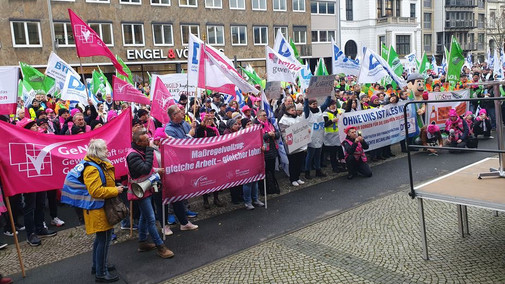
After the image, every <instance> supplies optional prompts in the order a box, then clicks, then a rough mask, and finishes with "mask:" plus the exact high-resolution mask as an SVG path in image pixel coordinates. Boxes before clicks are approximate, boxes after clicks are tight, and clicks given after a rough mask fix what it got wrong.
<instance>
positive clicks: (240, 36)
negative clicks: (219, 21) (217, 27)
mask: <svg viewBox="0 0 505 284" xmlns="http://www.w3.org/2000/svg"><path fill="white" fill-rule="evenodd" d="M231 45H247V26H231Z"/></svg>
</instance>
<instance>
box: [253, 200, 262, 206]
mask: <svg viewBox="0 0 505 284" xmlns="http://www.w3.org/2000/svg"><path fill="white" fill-rule="evenodd" d="M252 205H253V206H254V207H265V203H263V202H261V201H259V200H257V201H254V202H253V203H252Z"/></svg>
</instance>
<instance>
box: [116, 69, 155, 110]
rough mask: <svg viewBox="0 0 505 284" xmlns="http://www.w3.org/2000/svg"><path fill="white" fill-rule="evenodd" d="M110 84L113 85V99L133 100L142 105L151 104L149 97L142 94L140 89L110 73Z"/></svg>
mask: <svg viewBox="0 0 505 284" xmlns="http://www.w3.org/2000/svg"><path fill="white" fill-rule="evenodd" d="M112 85H114V89H113V91H114V99H115V100H117V101H126V102H134V103H139V104H143V105H150V104H151V101H150V100H149V98H148V97H146V96H145V95H144V94H142V92H141V91H139V90H137V88H135V87H134V86H132V84H130V83H128V82H126V81H123V80H121V79H119V78H118V77H116V76H115V75H112Z"/></svg>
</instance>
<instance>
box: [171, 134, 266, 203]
mask: <svg viewBox="0 0 505 284" xmlns="http://www.w3.org/2000/svg"><path fill="white" fill-rule="evenodd" d="M262 141H263V139H262V135H261V128H260V126H259V125H255V126H253V127H249V128H247V129H244V130H240V131H237V132H235V133H232V134H227V135H222V136H215V137H207V138H193V139H175V138H168V139H164V140H162V146H161V153H162V163H163V166H164V168H165V176H164V179H163V200H164V201H165V203H170V202H175V201H179V200H183V199H188V198H191V197H194V196H198V195H202V194H204V193H209V192H214V191H219V190H223V189H226V188H230V187H234V186H238V185H241V184H246V183H250V182H254V181H258V180H262V179H264V178H265V160H264V155H263V151H261V146H262V145H263V142H262Z"/></svg>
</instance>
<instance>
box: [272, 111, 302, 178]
mask: <svg viewBox="0 0 505 284" xmlns="http://www.w3.org/2000/svg"><path fill="white" fill-rule="evenodd" d="M302 120H303V118H302V117H301V116H298V115H297V114H296V109H295V106H294V105H293V104H291V105H288V106H287V107H286V113H285V114H284V115H283V116H282V117H281V119H280V120H279V129H280V131H281V135H282V139H283V140H284V145H287V141H288V140H287V137H286V129H287V128H288V127H290V126H292V125H295V124H297V123H299V122H301V121H302ZM306 150H307V146H303V147H300V148H299V149H296V150H294V151H293V152H291V153H289V154H288V160H289V181H290V182H291V184H292V185H293V186H299V185H301V184H304V183H305V182H304V181H302V180H301V179H300V173H301V172H302V165H303V161H304V160H305V151H306Z"/></svg>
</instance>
